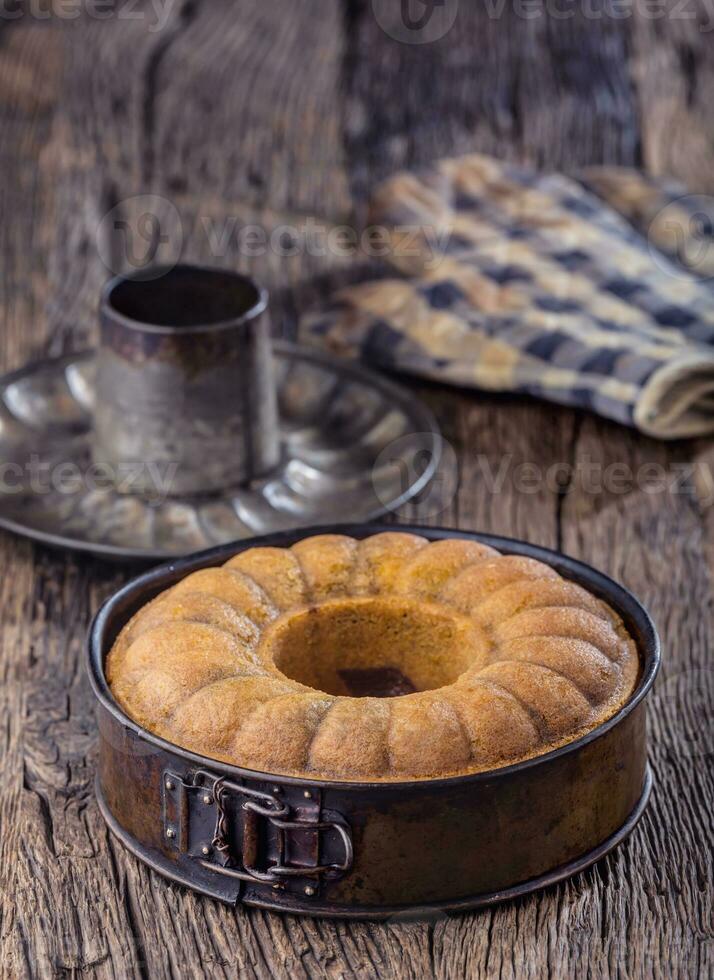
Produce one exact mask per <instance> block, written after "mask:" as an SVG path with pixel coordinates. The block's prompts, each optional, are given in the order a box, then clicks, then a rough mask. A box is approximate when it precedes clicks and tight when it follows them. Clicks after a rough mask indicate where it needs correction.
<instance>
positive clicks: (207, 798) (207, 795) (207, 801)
mask: <svg viewBox="0 0 714 980" xmlns="http://www.w3.org/2000/svg"><path fill="white" fill-rule="evenodd" d="M203 802H204V803H205V804H206V806H209V805H210V804H211V803H213V797H212V796H211V795H210V793H204V794H203Z"/></svg>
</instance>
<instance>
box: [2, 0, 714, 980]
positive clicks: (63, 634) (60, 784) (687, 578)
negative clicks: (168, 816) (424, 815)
mask: <svg viewBox="0 0 714 980" xmlns="http://www.w3.org/2000/svg"><path fill="white" fill-rule="evenodd" d="M395 2H396V0H395ZM667 3H669V0H666V2H665V6H664V7H659V6H655V5H650V6H647V5H645V4H638V5H637V7H638V10H635V9H634V7H633V6H627V7H625V6H623V4H622V3H618V4H617V5H616V6H615V7H614V8H613V9H610V8H609V7H608V5H607V2H606V0H589V2H587V3H585V2H583V3H582V4H581V3H576V4H575V6H574V7H573V8H571V9H573V12H574V13H573V16H572V17H567V16H566V17H554V16H545V15H543V12H542V10H541V11H540V15H536V16H531V17H528V18H526V17H519V16H517V15H516V14H515V13H514V4H513V3H512V2H510V0H509V2H507V3H506V4H505V7H504V12H503V14H502V16H501V17H500V18H499V19H496V18H492V17H491V16H489V13H488V10H489V8H488V5H486V4H483V3H481V2H476V0H461V5H460V10H459V14H458V18H457V21H456V24H455V26H454V27H453V28H452V29H451V31H450V32H449V33H448V34H447V35H446V36H445V37H444V38H442V39H441V40H439V41H438V42H436V43H433V44H428V45H422V46H418V45H408V44H399V43H396V42H395V41H394V40H393V39H391V38H390V37H389V36H388V35H386V34H385V33H384V32H383V31H382V30H381V29H380V27H379V26H378V24H377V22H376V20H375V18H374V16H373V12H372V8H371V5H370V3H369V2H366V0H345V2H343V3H339V2H337V0H332V2H330V0H260V2H256V0H240V2H233V3H230V2H228V0H210V2H204V3H199V2H191V0H189V2H181V0H176V2H175V3H173V4H171V3H170V2H169V4H168V7H167V8H165V10H164V13H166V14H167V15H168V17H167V22H166V24H165V25H164V26H163V27H161V29H158V30H156V29H154V28H155V27H156V26H157V20H156V14H155V13H152V9H153V8H152V7H151V5H150V4H148V3H141V2H140V3H138V4H131V5H126V6H125V4H124V3H119V4H118V8H119V9H118V11H115V13H114V14H113V15H111V14H110V16H108V17H107V16H106V7H97V8H96V9H95V8H94V7H93V6H92V3H91V0H82V2H80V0H77V3H76V6H72V5H71V4H69V3H68V2H65V3H61V2H57V3H56V4H55V5H56V7H58V9H59V11H60V12H61V13H63V16H53V17H47V16H45V14H46V12H47V7H48V6H49V4H46V3H42V2H40V0H36V2H35V4H34V7H32V9H30V8H29V5H28V7H27V8H17V9H18V10H19V11H20V16H17V17H14V16H13V18H12V19H10V17H9V16H8V10H10V12H12V11H14V9H15V8H9V5H8V4H5V5H3V10H4V11H5V14H4V15H3V16H0V163H1V170H0V173H1V175H2V180H1V181H0V199H1V202H2V211H1V212H0V213H1V215H2V221H1V222H0V242H1V245H0V248H1V252H0V255H1V262H2V266H1V269H0V273H1V274H0V291H1V297H0V302H1V304H2V329H1V332H0V357H1V363H2V365H3V366H4V367H5V368H6V369H11V368H15V367H18V366H20V365H21V364H23V363H24V362H25V361H26V360H28V359H31V358H36V357H39V356H43V355H46V354H48V353H52V354H58V353H60V352H62V351H64V350H67V349H71V348H79V347H82V346H84V345H86V344H87V343H91V342H92V341H93V338H94V330H95V310H96V304H97V294H98V290H99V288H100V286H101V284H102V282H103V281H104V279H105V278H106V277H107V275H108V272H107V268H106V265H105V262H108V264H110V265H112V264H115V263H121V261H122V248H123V246H124V241H123V240H122V239H121V237H117V236H116V235H115V234H113V233H112V231H111V230H107V229H108V228H109V227H110V224H111V223H108V222H106V221H104V222H103V221H102V218H103V216H104V215H105V214H106V213H107V212H108V211H109V210H110V209H112V208H113V207H115V206H117V205H118V207H119V212H118V213H122V214H125V215H126V216H127V217H131V215H132V209H133V208H135V207H136V205H135V203H132V202H131V201H128V202H127V200H126V199H127V198H131V196H132V195H136V194H140V193H143V192H153V193H155V194H158V195H160V196H161V197H163V198H165V199H167V201H169V202H170V204H167V205H166V208H167V214H169V216H170V214H171V213H173V212H171V206H173V207H174V208H176V209H177V212H178V214H179V215H180V225H181V229H182V236H183V237H182V251H183V255H184V256H185V257H187V258H189V259H197V260H203V261H212V262H218V263H219V264H225V265H226V266H229V267H237V268H241V269H250V270H251V271H253V272H254V273H255V274H256V275H258V276H260V277H261V278H262V279H263V280H264V281H265V282H266V283H267V284H268V285H269V286H270V287H271V288H273V290H274V291H275V297H276V299H275V304H274V313H275V317H274V319H275V327H276V330H285V331H290V330H291V329H292V325H293V324H294V315H295V311H296V310H297V309H300V308H303V307H304V306H305V305H306V304H308V303H311V302H313V301H314V300H315V298H316V297H318V296H319V295H320V294H321V293H324V291H325V290H327V289H328V288H329V287H330V286H331V285H332V284H334V283H336V282H342V281H346V280H348V279H350V278H354V277H355V276H357V275H359V274H361V271H360V269H359V268H357V266H356V265H355V263H354V261H348V260H346V259H341V258H338V257H332V258H330V257H320V256H311V255H305V254H302V255H298V256H296V257H293V258H288V259H286V258H282V257H280V256H278V255H275V254H272V253H269V254H267V255H263V256H259V257H255V258H252V259H251V258H247V257H246V256H244V255H239V254H237V251H236V249H235V248H234V247H233V246H229V247H228V248H227V249H226V250H224V254H221V255H216V254H215V250H213V252H212V249H211V245H210V241H209V237H208V235H207V232H206V228H207V223H208V225H210V223H211V222H218V225H217V226H216V225H213V227H214V228H215V227H218V228H220V224H221V222H222V221H223V220H224V219H225V216H227V215H229V216H233V218H234V219H235V220H238V221H239V222H241V223H251V222H256V223H259V224H261V225H263V226H265V227H266V228H268V229H270V228H273V227H275V226H276V225H279V224H283V223H288V224H297V223H299V222H300V221H302V220H303V219H304V218H305V217H306V216H309V215H315V216H316V217H317V218H318V219H319V220H321V221H324V222H326V223H334V224H342V223H350V222H354V221H355V220H357V221H359V220H360V218H361V217H363V215H364V205H365V200H366V196H367V193H368V189H369V187H370V186H372V185H373V184H374V182H375V181H376V180H377V179H379V178H380V177H382V176H383V175H385V174H387V173H389V172H391V171H392V170H394V169H395V168H397V167H401V166H404V165H413V164H417V163H419V162H423V161H429V160H432V159H434V158H436V157H438V156H441V155H445V154H450V153H458V152H464V151H469V150H472V149H477V150H482V151H485V152H492V153H496V154H499V155H502V156H504V157H507V158H509V159H513V160H522V161H531V162H534V163H536V164H538V165H543V166H556V167H563V168H568V167H570V166H573V165H579V164H586V163H598V162H610V163H620V164H625V165H643V166H645V167H647V168H648V169H650V170H651V171H652V172H653V173H656V174H663V173H672V174H675V175H677V176H679V177H681V178H684V179H685V180H687V181H688V182H689V184H690V186H691V187H692V188H694V189H696V190H698V191H702V192H709V193H714V166H713V165H712V164H713V163H714V153H713V150H714V147H713V142H714V41H713V40H712V38H713V37H714V35H713V34H712V33H710V32H709V30H708V28H709V27H710V26H711V25H710V23H709V19H710V17H712V16H714V15H713V14H712V12H711V9H710V10H709V12H707V8H706V6H705V4H704V3H701V5H698V0H687V2H686V3H683V2H682V0H679V2H676V3H675V2H674V0H672V3H671V8H668V6H667ZM564 6H565V5H564V4H561V5H560V6H559V7H558V8H556V9H562V8H563V7H564ZM640 8H641V9H640ZM492 9H493V5H492ZM515 9H518V7H517V6H516V8H515ZM521 9H523V8H521ZM528 9H530V10H532V9H533V8H532V7H531V8H528ZM75 10H78V11H80V16H79V17H77V18H73V17H70V16H69V15H70V14H72V12H73V11H75ZM623 11H624V15H623ZM653 11H654V15H653ZM657 11H660V13H661V14H662V16H660V15H659V14H658V13H657ZM586 12H589V13H588V15H586ZM98 14H99V15H101V17H102V18H104V19H99V17H98V16H97V15H98ZM137 14H138V15H139V16H137ZM162 206H163V205H162ZM176 242H177V238H176V237H175V234H174V237H173V238H172V240H171V241H169V242H166V243H164V244H163V245H162V246H161V249H160V251H159V256H161V255H164V254H172V251H171V250H172V249H175V247H176ZM102 255H104V258H105V262H103V261H102V258H101V256H102ZM107 257H108V258H107ZM418 390H420V392H421V393H422V394H423V396H424V397H425V398H426V399H427V400H428V401H429V402H430V404H431V405H432V406H433V408H434V409H435V410H436V412H437V413H438V415H439V418H440V421H441V424H442V426H443V429H444V432H445V434H446V436H447V438H448V439H449V440H450V441H451V443H452V444H453V446H454V448H455V450H456V453H457V456H458V460H459V477H460V483H459V491H458V493H457V495H456V497H455V498H454V499H453V501H451V502H450V503H449V505H448V506H447V507H446V508H445V510H444V511H443V513H437V514H430V515H428V517H429V519H430V520H432V521H434V522H437V523H443V524H447V525H452V526H455V527H456V526H458V527H464V528H478V529H482V530H492V531H496V532H500V533H505V534H513V535H517V536H521V537H527V538H530V539H531V540H533V541H536V542H539V543H542V544H545V545H550V546H557V547H562V548H563V549H565V551H567V552H568V553H570V554H573V555H576V556H578V557H581V558H583V559H585V560H587V561H590V562H592V563H594V564H595V565H597V566H598V567H600V568H602V569H604V570H605V571H607V572H609V573H610V574H612V575H614V576H615V577H617V578H618V579H620V580H621V581H622V582H624V583H625V584H626V585H627V586H629V587H631V588H632V589H633V590H635V591H636V592H637V593H638V594H639V595H640V596H641V597H642V598H643V599H644V600H645V602H646V603H647V604H648V605H649V606H650V607H651V609H652V610H653V612H654V614H655V616H656V619H657V621H658V625H659V627H660V629H661V632H662V636H663V641H664V669H663V672H662V674H661V676H660V679H659V681H658V685H657V689H656V697H655V699H654V702H653V711H652V712H651V734H652V762H653V765H654V768H655V773H656V780H657V782H656V789H655V794H654V798H653V801H652V805H651V807H650V808H649V810H648V811H647V813H646V815H645V817H644V819H643V820H642V822H641V823H640V825H639V827H638V828H637V830H636V831H635V833H634V834H633V835H632V837H631V838H630V840H629V841H628V842H627V843H626V844H625V845H624V846H622V847H620V848H619V849H618V850H617V851H616V853H614V854H613V855H612V856H611V857H609V858H607V859H605V860H603V861H601V862H600V863H599V864H598V865H597V866H595V867H594V868H592V869H591V870H589V871H588V872H586V873H584V874H582V875H580V876H578V877H577V878H575V879H573V880H572V881H570V882H568V883H566V884H563V885H561V886H558V887H553V888H550V889H549V890H547V891H545V892H542V893H540V894H537V895H534V896H532V897H530V898H526V899H523V900H521V901H518V902H514V903H510V904H506V905H502V906H500V907H497V908H493V909H489V910H486V911H482V912H478V913H475V914H472V915H459V916H453V917H445V916H434V917H432V918H427V919H426V920H425V921H420V922H400V921H395V922H390V923H386V924H379V925H377V924H349V923H333V922H329V921H311V920H309V919H303V920H300V919H297V918H289V917H280V916H275V915H271V914H266V913H261V912H248V911H245V910H244V909H240V908H239V909H236V910H232V909H228V908H224V907H222V906H220V905H218V904H216V903H214V902H211V901H208V900H203V899H201V898H198V897H196V896H194V895H191V894H189V893H187V892H185V891H183V890H182V889H180V888H178V887H174V886H171V885H168V884H167V883H165V882H164V881H163V880H161V879H160V878H159V877H157V876H156V875H154V874H153V873H150V872H149V871H148V870H146V869H145V868H144V867H142V866H141V865H139V864H138V863H137V862H136V861H135V860H134V859H133V858H132V857H130V856H129V855H128V854H127V853H125V851H124V850H123V849H122V847H121V846H120V845H118V844H117V843H116V842H114V841H113V840H112V839H111V838H110V837H109V835H108V832H107V830H106V829H105V827H104V825H103V823H102V821H101V818H100V816H99V813H98V811H97V807H96V805H95V802H94V797H93V790H92V778H93V771H94V759H95V728H94V719H93V712H92V704H91V698H90V694H89V686H88V682H87V679H86V677H85V674H84V667H83V649H82V645H83V641H84V635H85V631H86V628H87V624H88V622H89V619H90V616H91V615H92V613H93V611H94V610H96V608H97V606H98V605H99V603H100V601H101V600H102V599H103V598H104V597H105V596H106V595H107V594H109V593H110V592H111V591H112V590H113V589H114V588H115V587H116V586H117V585H119V584H120V582H122V581H123V580H124V578H125V576H126V575H128V574H129V572H130V570H128V569H123V570H122V569H119V568H117V567H112V566H108V565H105V564H102V563H101V562H98V561H97V562H95V561H88V560H86V559H83V558H81V557H73V556H71V555H63V554H58V553H53V552H51V551H49V550H45V549H44V548H42V547H38V546H34V545H32V544H30V543H28V542H27V541H23V540H20V539H17V538H13V537H11V536H9V535H5V534H3V535H2V536H1V537H0V589H2V617H3V620H2V642H1V644H0V669H1V671H2V675H1V676H2V689H1V690H0V698H1V699H2V702H3V715H2V725H1V726H0V739H1V740H2V780H1V781H0V883H1V885H0V887H1V888H2V893H3V903H2V907H1V916H2V918H1V920H0V925H1V940H2V952H1V953H0V969H2V971H3V973H4V975H5V976H8V977H11V978H13V980H14V978H21V977H29V976H61V977H65V976H67V977H75V976H76V977H79V976H82V977H84V976H92V977H93V976H97V977H120V978H123V977H146V978H149V977H150V978H152V980H153V978H163V977H167V978H168V977H172V978H174V977H181V978H182V977H204V976H206V977H209V976H210V977H223V976H237V975H240V976H253V975H257V976H266V977H267V976H270V975H273V976H277V977H291V978H292V977H295V978H299V977H308V976H309V977H331V978H339V977H352V976H356V977H360V978H362V977H364V978H368V977H380V978H384V977H400V978H401V977H419V978H421V977H429V976H439V977H464V976H468V977H473V976H478V977H481V976H483V977H546V976H553V977H580V976H586V975H587V976H596V977H598V976H608V977H610V976H612V977H642V978H649V977H665V978H669V977H705V976H711V975H712V971H713V970H714V945H713V936H714V926H713V922H712V907H713V902H712V853H713V850H714V849H713V846H712V845H713V843H714V831H713V828H712V803H713V802H714V785H713V779H712V767H711V759H712V755H711V750H712V747H713V746H712V727H711V726H712V715H711V710H712V708H711V704H712V690H713V688H714V680H713V678H714V672H713V666H714V665H713V664H712V654H711V637H712V590H711V577H710V576H711V569H712V554H713V553H712V531H713V530H714V524H713V521H712V508H711V503H712V499H713V497H712V494H713V493H714V491H713V484H712V471H711V469H710V467H711V464H712V461H714V454H713V453H712V447H711V443H708V442H704V441H700V442H688V443H679V444H673V445H664V444H660V443H656V442H654V441H651V440H648V439H645V438H642V437H640V436H638V435H636V434H635V433H633V432H630V431H626V430H623V429H621V428H617V427H616V426H614V425H611V424H609V423H606V422H603V421H600V420H599V419H597V418H593V417H591V416H586V415H581V414H577V413H575V412H572V411H568V410H564V409H558V408H553V407H548V406H545V405H538V404H535V403H526V402H524V401H521V400H518V399H515V398H503V399H495V398H489V397H481V396H477V395H468V394H458V393H455V392H452V391H448V390H445V389H440V388H438V387H435V386H434V387H427V386H421V388H419V389H418ZM504 453H509V454H512V460H513V465H516V464H518V463H519V462H532V461H534V462H537V463H538V464H539V465H541V466H545V467H547V466H551V465H554V464H558V463H566V464H567V463H569V464H581V463H583V464H589V463H593V464H594V465H596V466H601V467H603V468H606V467H608V466H613V465H614V464H626V466H628V467H630V469H631V471H633V472H634V475H635V477H636V476H637V473H638V472H639V468H640V467H642V466H643V465H644V464H646V463H656V464H659V465H661V466H662V467H665V468H666V470H667V472H668V473H670V474H671V475H672V477H673V478H674V477H675V476H676V475H677V474H678V475H679V480H678V482H676V484H675V483H674V482H673V480H670V481H669V483H668V486H667V487H666V488H664V489H662V487H661V486H660V489H659V490H658V491H655V492H652V490H651V488H650V492H648V490H647V489H646V488H645V487H643V486H641V485H638V480H637V479H635V480H634V482H633V483H632V485H629V486H628V485H627V482H625V484H624V485H623V484H622V483H621V482H620V483H619V484H618V488H617V491H615V490H613V489H610V490H602V491H601V492H591V490H588V489H587V488H586V487H584V486H583V485H582V483H581V481H580V480H579V479H578V478H577V477H576V478H574V479H571V480H570V481H566V482H561V483H560V484H558V485H552V484H551V485H550V486H541V487H540V488H539V489H538V490H537V492H535V493H528V492H524V489H523V487H521V488H520V489H519V488H518V487H517V486H515V485H514V483H513V481H512V480H510V479H508V480H506V482H505V485H504V487H503V489H502V491H501V492H500V493H491V492H489V489H488V486H487V480H485V478H484V466H483V461H484V460H486V461H487V462H488V463H490V465H492V466H493V467H495V468H497V467H498V464H499V461H500V459H501V458H502V455H503V454H504ZM685 465H686V466H687V467H689V469H688V470H687V472H685V471H684V470H683V469H682V467H683V466H685ZM640 482H641V481H640ZM407 516H413V514H412V513H407ZM417 516H419V515H418V514H417ZM422 516H424V515H422ZM707 752H708V753H709V754H708V755H707ZM435 846H438V842H435ZM445 873H448V869H445Z"/></svg>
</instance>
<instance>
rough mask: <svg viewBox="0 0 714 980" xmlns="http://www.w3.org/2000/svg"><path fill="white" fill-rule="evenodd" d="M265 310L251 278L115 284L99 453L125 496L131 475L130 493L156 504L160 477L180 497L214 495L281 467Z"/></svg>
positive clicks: (171, 273) (225, 275)
mask: <svg viewBox="0 0 714 980" xmlns="http://www.w3.org/2000/svg"><path fill="white" fill-rule="evenodd" d="M267 302H268V299H267V294H266V293H265V291H264V290H263V289H262V288H261V287H260V286H258V285H257V283H255V282H254V280H252V279H250V278H249V277H248V276H243V275H240V274H239V273H237V272H232V271H230V270H227V269H211V268H204V267H201V266H195V265H183V264H179V265H173V266H165V267H161V266H151V267H149V268H148V269H141V270H139V271H138V272H133V273H128V274H126V275H121V276H116V277H115V278H114V279H112V280H110V282H108V283H107V285H106V287H105V288H104V290H103V292H102V298H101V302H100V308H99V312H100V343H99V351H98V355H97V390H98V391H99V392H100V393H101V397H100V398H98V399H97V400H96V401H95V411H94V426H93V440H92V452H93V456H94V459H95V461H96V462H97V463H98V464H101V465H103V466H105V467H108V468H109V472H110V473H111V474H112V475H113V478H114V480H115V482H116V484H117V485H120V484H121V481H122V480H123V479H124V477H125V474H126V472H127V468H128V467H132V466H133V467H135V478H134V480H133V481H132V485H131V486H130V487H129V488H128V491H129V492H133V493H144V494H146V493H148V494H152V495H154V496H155V495H156V493H157V489H158V488H157V478H156V477H157V472H161V473H162V479H163V480H165V486H164V487H163V490H164V492H166V493H169V494H171V495H172V496H177V495H186V494H193V493H210V492H212V491H215V490H223V489H224V488H225V487H231V486H236V485H238V484H240V483H242V482H246V481H250V480H252V479H255V478H256V477H260V476H264V475H265V474H266V473H268V472H269V471H270V470H271V469H272V468H273V467H275V466H276V465H277V463H278V461H279V459H280V445H279V440H278V411H277V400H276V390H275V382H274V378H273V357H272V349H271V344H270V326H269V323H268V318H267V314H266V307H267ZM147 463H150V464H151V466H148V465H145V464H147ZM137 464H138V465H137Z"/></svg>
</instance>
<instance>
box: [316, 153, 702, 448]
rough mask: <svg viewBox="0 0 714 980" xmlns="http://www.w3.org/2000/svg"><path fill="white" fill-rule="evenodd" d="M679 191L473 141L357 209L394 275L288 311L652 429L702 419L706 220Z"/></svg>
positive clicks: (396, 353)
mask: <svg viewBox="0 0 714 980" xmlns="http://www.w3.org/2000/svg"><path fill="white" fill-rule="evenodd" d="M680 190H681V189H680ZM692 201H695V199H693V198H682V195H681V194H678V192H677V189H676V188H672V187H670V186H667V185H664V186H663V185H659V184H656V183H654V182H653V181H651V180H649V179H648V178H646V177H644V176H643V175H642V174H639V173H637V172H635V171H630V170H618V169H616V168H591V169H589V170H588V171H585V172H583V173H582V174H581V175H579V179H575V178H570V177H567V176H564V175H563V174H545V175H543V174H537V173H534V172H531V171H528V170H525V169H520V168H516V167H514V166H511V165H508V164H504V163H502V162H499V161H496V160H493V159H490V158H488V157H484V156H480V155H472V156H467V157H463V158H460V159H450V160H444V161H442V162H441V163H439V164H437V165H436V166H435V167H434V168H433V169H431V170H429V171H428V172H425V173H421V174H418V175H417V174H412V173H402V174H398V175H396V176H395V177H393V178H391V179H390V180H389V181H388V182H387V183H386V184H384V185H383V186H382V187H381V188H380V189H379V190H378V192H377V194H376V195H375V198H374V201H373V206H372V213H371V218H370V221H371V224H374V225H379V226H386V228H387V229H388V236H387V240H386V241H387V246H388V248H387V251H388V252H389V255H388V257H389V260H390V261H391V263H392V264H393V265H394V266H396V267H397V269H398V270H399V271H400V272H401V273H404V274H406V277H403V278H389V279H382V280H377V281H374V282H367V283H362V284H360V285H357V286H353V287H350V288H348V289H345V290H344V291H342V292H340V293H338V294H337V295H336V296H335V297H334V298H333V300H332V301H331V303H330V304H329V306H328V307H327V308H325V309H323V310H320V311H318V312H315V313H310V314H308V315H306V316H305V317H304V318H303V319H302V321H301V324H300V335H301V338H302V339H303V340H304V341H306V342H308V343H312V344H317V345H320V346H323V347H324V346H326V347H328V348H329V349H331V350H332V351H334V352H337V353H339V354H342V355H346V356H352V357H362V358H364V359H365V360H367V361H370V362H372V363H373V364H375V365H378V366H381V367H384V368H388V369H390V370H394V371H404V372H408V373H411V374H415V375H421V376H424V377H428V378H433V379H436V380H438V381H442V382H447V383H453V384H457V385H460V386H470V387H475V388H481V389H485V390H488V391H510V392H523V393H527V394H529V395H534V396H537V397H541V398H547V399H549V400H551V401H554V402H559V403H561V404H565V405H573V406H578V407H582V408H587V409H590V410H592V411H595V412H598V413H599V414H601V415H604V416H607V417H608V418H611V419H615V420H616V421H618V422H621V423H624V424H627V425H633V426H636V427H637V428H638V429H641V430H642V431H643V432H646V433H648V434H650V435H652V436H656V437H659V438H662V439H672V438H677V437H682V436H695V435H702V434H705V433H711V432H714V288H712V286H711V284H710V283H708V282H707V278H706V277H707V276H709V275H714V248H703V247H702V246H705V245H706V244H707V241H706V235H707V234H709V235H710V237H711V227H712V226H711V225H710V226H709V227H708V228H707V227H705V226H706V221H704V222H702V219H701V214H702V213H703V212H702V210H701V208H700V209H699V210H697V206H696V204H694V205H693V204H692ZM703 202H704V204H705V205H706V204H707V203H708V202H707V199H703ZM703 206H704V205H703ZM709 207H711V205H709ZM668 209H669V216H668V214H667V212H668ZM710 217H711V218H714V215H710ZM628 219H629V220H628ZM695 219H696V220H695ZM697 221H698V222H699V223H698V224H697ZM633 225H634V227H633ZM638 227H639V228H640V229H641V230H642V231H649V237H645V235H643V234H642V233H641V231H638V230H637V229H638ZM683 236H684V247H683V245H682V241H683ZM382 244H384V242H382ZM711 244H714V239H712V243H711ZM655 246H658V247H655ZM686 246H689V247H690V249H689V253H687V247H686ZM692 248H694V250H695V251H696V249H697V248H698V249H699V251H698V252H697V255H698V256H699V259H700V261H699V263H698V264H697V263H696V262H695V263H692V262H691V261H690V262H688V263H686V264H688V265H689V266H690V268H689V269H687V268H686V267H685V265H683V264H682V263H681V262H680V261H678V260H679V259H682V258H685V259H686V258H687V254H689V257H690V258H691V255H692V254H694V251H692ZM665 251H667V252H669V253H670V254H671V256H674V258H671V257H668V256H667V255H665V254H664V252H665ZM692 267H693V268H694V272H693V271H691V269H692ZM695 273H700V274H695Z"/></svg>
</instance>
